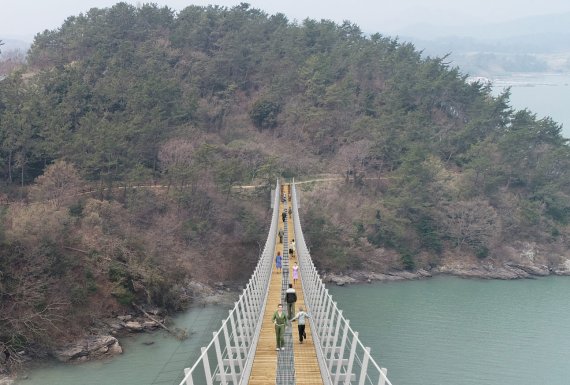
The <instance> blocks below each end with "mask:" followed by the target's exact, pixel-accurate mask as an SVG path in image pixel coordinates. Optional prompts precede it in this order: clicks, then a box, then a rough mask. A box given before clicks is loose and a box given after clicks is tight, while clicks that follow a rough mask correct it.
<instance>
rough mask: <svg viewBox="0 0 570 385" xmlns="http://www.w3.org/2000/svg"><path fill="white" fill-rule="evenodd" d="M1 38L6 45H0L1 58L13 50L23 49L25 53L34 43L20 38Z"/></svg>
mask: <svg viewBox="0 0 570 385" xmlns="http://www.w3.org/2000/svg"><path fill="white" fill-rule="evenodd" d="M0 40H2V43H4V45H2V46H0V51H1V53H0V60H1V59H2V57H4V56H6V54H8V53H10V52H12V51H21V52H22V53H25V52H26V51H28V49H30V46H31V45H32V44H31V43H29V42H26V41H23V40H18V39H4V38H1V37H0Z"/></svg>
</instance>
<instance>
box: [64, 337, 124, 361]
mask: <svg viewBox="0 0 570 385" xmlns="http://www.w3.org/2000/svg"><path fill="white" fill-rule="evenodd" d="M121 353H123V349H122V348H121V345H119V341H117V339H116V338H115V337H113V336H88V337H86V338H84V339H82V340H80V341H78V342H75V343H74V344H72V345H69V346H67V347H65V348H63V349H60V350H57V351H55V352H54V354H55V357H56V358H57V359H58V360H59V361H62V362H77V361H87V360H90V359H96V358H102V357H103V356H114V355H117V354H121Z"/></svg>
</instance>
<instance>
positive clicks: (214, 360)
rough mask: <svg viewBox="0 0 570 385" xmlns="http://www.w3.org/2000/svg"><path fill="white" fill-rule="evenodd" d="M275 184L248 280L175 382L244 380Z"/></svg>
mask: <svg viewBox="0 0 570 385" xmlns="http://www.w3.org/2000/svg"><path fill="white" fill-rule="evenodd" d="M279 187H280V186H279V182H277V186H276V188H275V194H274V197H273V216H272V217H271V225H270V227H269V234H268V235H267V241H266V242H265V247H264V249H263V253H262V254H261V257H260V258H259V261H258V262H257V266H256V268H255V271H254V272H253V274H252V276H251V278H250V279H249V283H248V284H247V286H246V288H245V289H244V291H243V293H242V294H241V295H240V297H239V300H238V301H237V302H236V304H235V306H234V308H233V309H232V310H230V312H229V315H228V317H227V318H226V319H225V320H224V322H223V323H222V326H221V327H220V329H219V330H218V331H217V332H215V333H213V338H212V340H211V341H210V343H209V344H208V346H206V347H203V348H202V354H201V355H200V357H199V358H198V360H197V361H196V363H195V364H194V365H193V366H192V367H191V368H185V369H184V374H185V375H184V379H183V380H182V381H181V382H180V384H179V385H214V384H216V385H217V384H222V385H227V384H229V383H231V384H233V385H238V384H239V385H246V384H247V383H248V381H249V374H250V372H251V366H252V363H253V358H254V355H255V350H256V347H257V342H258V340H259V334H260V331H261V324H262V321H263V317H262V315H263V313H264V311H265V303H266V302H267V301H266V299H267V295H268V293H269V290H267V288H268V284H269V279H270V278H271V269H272V262H273V252H274V250H275V241H276V234H277V226H278V218H279V191H280V188H279Z"/></svg>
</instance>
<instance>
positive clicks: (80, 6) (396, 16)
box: [0, 0, 570, 42]
mask: <svg viewBox="0 0 570 385" xmlns="http://www.w3.org/2000/svg"><path fill="white" fill-rule="evenodd" d="M126 2H128V3H131V4H134V5H136V4H141V3H145V2H153V3H156V4H158V5H161V6H162V5H167V6H169V7H170V8H172V9H174V10H180V9H183V8H184V7H186V6H188V5H190V4H196V5H207V4H210V3H215V4H219V5H224V6H233V5H236V4H239V3H240V2H241V1H239V0H235V1H234V0H150V1H136V0H127V1H126ZM244 2H248V3H250V4H251V5H252V7H254V8H259V9H262V10H264V11H265V12H267V13H269V14H274V13H277V12H282V13H284V14H285V15H287V16H288V17H289V19H291V20H293V19H297V20H303V19H305V18H306V17H310V18H313V19H317V20H320V19H330V20H333V21H335V22H342V21H343V20H350V21H351V22H353V23H356V24H357V25H359V26H360V27H361V29H362V30H363V31H364V32H367V33H374V32H380V33H382V34H395V33H397V32H398V31H399V30H401V29H403V28H405V27H407V26H409V25H413V24H417V23H421V22H427V23H429V24H441V25H447V26H454V25H455V26H464V25H466V24H482V23H489V22H500V21H506V20H511V19H516V18H520V17H526V16H531V15H542V14H552V13H562V12H570V0H541V1H537V0H343V1H341V0H328V1H327V0H249V1H244ZM115 3H117V1H115V0H0V39H6V38H23V39H25V40H27V41H30V42H31V40H32V39H33V36H34V35H35V34H36V33H38V32H41V31H43V30H45V29H54V28H57V27H59V26H60V25H61V24H62V22H63V21H64V20H65V19H66V18H67V17H68V16H71V15H77V14H79V13H80V12H86V11H88V10H89V9H90V8H93V7H98V8H104V7H109V6H112V5H113V4H115ZM569 28H570V27H569Z"/></svg>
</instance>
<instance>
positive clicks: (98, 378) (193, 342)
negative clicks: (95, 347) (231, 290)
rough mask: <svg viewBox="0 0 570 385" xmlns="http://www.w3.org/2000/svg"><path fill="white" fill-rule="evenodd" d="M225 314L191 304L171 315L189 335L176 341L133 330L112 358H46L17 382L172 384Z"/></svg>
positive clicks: (221, 308) (218, 309) (51, 384)
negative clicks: (70, 360)
mask: <svg viewBox="0 0 570 385" xmlns="http://www.w3.org/2000/svg"><path fill="white" fill-rule="evenodd" d="M227 315H228V309H227V307H224V306H214V305H209V306H206V307H197V308H193V309H191V310H189V311H187V312H185V313H183V314H180V315H179V316H177V317H176V318H175V319H174V323H175V325H176V327H179V328H184V329H186V330H187V331H188V333H189V334H190V337H189V338H188V339H186V340H184V341H179V340H177V339H176V338H174V337H173V336H171V335H170V334H168V333H167V332H166V331H163V330H161V331H157V332H155V333H143V334H134V335H133V336H132V337H126V338H121V339H120V343H121V346H122V347H123V351H124V353H123V354H122V355H119V356H116V357H114V358H109V359H106V360H101V361H93V362H87V363H82V364H62V363H58V362H56V361H50V362H45V363H43V364H41V365H39V366H38V367H36V368H34V369H33V370H30V371H28V372H27V373H25V374H27V376H28V378H27V379H25V380H21V381H18V382H16V384H18V385H151V384H153V385H154V384H161V385H174V384H176V385H177V384H179V383H180V381H181V380H182V378H183V373H184V372H183V371H184V368H185V367H189V366H192V365H193V364H194V362H195V361H196V359H197V358H198V357H199V356H200V347H202V346H206V345H208V343H209V342H210V340H211V339H212V332H215V331H217V330H218V329H219V328H220V326H221V324H222V321H223V319H224V318H225V317H227Z"/></svg>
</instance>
